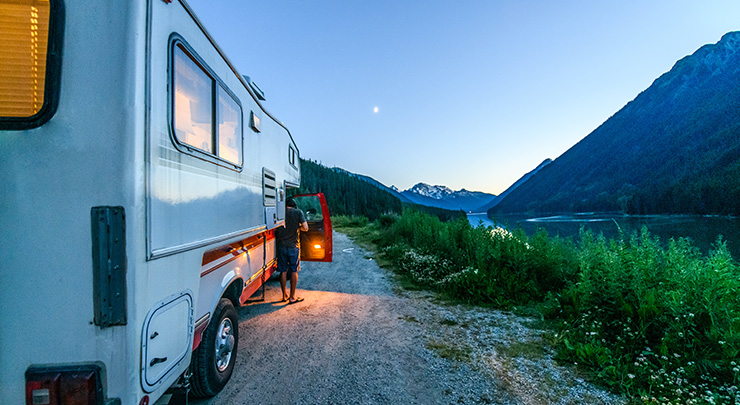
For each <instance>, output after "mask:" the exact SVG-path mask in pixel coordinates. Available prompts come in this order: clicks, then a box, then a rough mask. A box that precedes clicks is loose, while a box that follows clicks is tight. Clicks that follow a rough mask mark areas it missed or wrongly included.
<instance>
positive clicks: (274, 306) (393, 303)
mask: <svg viewBox="0 0 740 405" xmlns="http://www.w3.org/2000/svg"><path fill="white" fill-rule="evenodd" d="M302 267H303V269H302V271H301V272H300V273H299V277H298V292H297V295H298V296H301V297H303V298H305V301H303V302H300V303H296V304H292V305H286V304H285V303H281V302H279V301H280V297H281V296H280V286H279V283H278V281H277V280H276V279H273V280H270V281H269V282H268V283H267V288H266V300H265V302H262V303H252V304H248V305H245V306H242V307H241V308H238V309H237V312H238V314H239V351H238V358H237V363H236V367H235V370H234V375H233V376H232V378H231V381H229V383H228V384H227V385H226V387H225V388H224V390H223V391H222V392H221V393H219V394H218V395H217V396H215V397H213V398H211V399H208V400H199V401H191V403H192V404H452V403H462V404H477V403H491V404H550V403H561V404H571V403H572V404H582V403H590V404H612V403H614V404H620V403H624V401H623V400H622V399H621V398H619V397H618V396H613V395H610V394H608V393H606V392H604V391H602V390H601V389H599V388H597V387H594V386H592V385H590V384H588V383H587V382H585V381H584V380H583V379H581V378H580V377H579V376H578V374H577V373H576V371H575V370H573V369H569V368H566V367H561V366H558V365H556V364H555V362H554V360H552V353H550V350H549V349H547V348H543V344H542V342H541V334H542V331H540V330H538V329H536V327H534V326H533V323H532V320H530V319H527V318H522V317H517V316H514V315H512V314H509V313H504V312H500V311H493V310H489V309H481V308H475V307H467V306H458V305H446V304H443V303H439V302H438V301H437V300H436V299H435V298H434V296H433V294H431V293H426V292H412V291H404V290H401V289H399V288H396V287H394V282H393V280H392V277H393V276H392V275H391V274H389V273H387V272H386V271H385V270H383V269H381V268H379V267H378V266H377V264H376V263H375V261H374V260H373V259H372V253H369V252H367V251H365V250H363V249H362V248H360V247H358V246H356V245H355V244H353V243H352V241H350V240H349V238H348V237H347V236H345V235H343V234H340V233H335V234H334V262H333V263H302Z"/></svg>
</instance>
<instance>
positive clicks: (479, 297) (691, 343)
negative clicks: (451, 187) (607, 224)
mask: <svg viewBox="0 0 740 405" xmlns="http://www.w3.org/2000/svg"><path fill="white" fill-rule="evenodd" d="M382 232H383V234H384V237H383V238H382V241H383V242H382V243H384V248H383V251H384V252H385V256H386V258H388V259H389V260H390V261H391V262H393V263H394V264H395V268H397V269H398V270H399V271H400V272H402V273H404V274H406V275H407V276H409V278H411V279H412V280H414V281H415V282H416V283H418V284H419V285H421V286H423V287H425V288H431V289H434V290H437V291H441V292H444V293H445V294H447V295H449V296H451V297H454V298H456V299H459V300H462V301H466V302H471V303H479V304H491V305H494V306H496V307H510V306H512V305H519V304H531V303H540V308H541V312H542V315H543V317H545V318H548V319H551V320H553V321H554V322H555V324H556V325H557V326H556V332H557V335H556V339H555V343H556V347H557V349H558V356H559V357H560V358H561V359H562V360H565V361H570V362H574V363H578V364H580V365H583V366H586V367H588V368H590V369H591V370H593V372H594V374H595V376H596V378H598V379H599V380H601V381H602V382H603V383H604V384H606V385H608V386H611V387H612V388H614V389H615V390H617V391H620V392H623V393H626V394H627V395H629V396H631V397H639V398H641V399H642V400H643V401H644V402H660V403H728V404H740V391H739V390H738V388H737V386H738V385H739V384H740V268H739V267H738V265H737V263H736V262H735V261H734V260H733V259H732V257H731V256H730V254H729V253H728V250H727V248H726V246H725V243H724V242H723V241H722V240H721V239H719V240H718V241H717V242H716V244H715V248H714V250H713V251H712V252H711V254H710V255H709V256H707V257H703V256H702V255H701V253H700V252H699V251H698V249H697V248H696V247H694V246H693V245H692V244H691V241H690V240H688V239H675V240H671V241H669V242H668V244H667V246H665V245H663V244H661V242H660V241H659V240H658V238H656V237H654V236H652V235H651V234H650V233H649V232H648V231H647V229H645V228H643V229H642V230H641V232H639V233H635V234H632V235H622V236H621V237H620V238H618V239H617V240H607V239H606V238H604V237H603V236H601V235H593V234H592V233H589V232H582V233H581V235H580V239H579V240H578V241H576V242H573V241H570V240H568V239H560V238H552V237H549V236H548V235H547V233H546V232H545V231H540V232H538V233H537V234H535V235H533V236H531V237H529V236H527V235H526V234H525V233H524V232H523V231H522V230H514V231H511V232H510V231H507V230H505V229H503V228H492V227H488V228H485V227H478V228H473V227H471V226H470V225H469V224H468V222H467V221H466V220H456V221H451V222H442V221H440V220H439V219H437V218H436V217H432V216H429V215H426V214H422V213H419V212H416V211H412V210H406V211H404V212H403V214H402V215H401V216H399V217H394V218H393V220H391V219H386V220H385V221H384V223H383V225H382Z"/></svg>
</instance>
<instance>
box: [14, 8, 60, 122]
mask: <svg viewBox="0 0 740 405" xmlns="http://www.w3.org/2000/svg"><path fill="white" fill-rule="evenodd" d="M64 16H65V13H64V2H63V1H62V0H49V31H48V34H49V37H48V38H47V43H46V75H45V77H44V103H43V104H42V105H41V108H40V109H39V111H38V112H36V114H33V115H30V116H28V117H3V116H0V130H23V129H33V128H38V127H40V126H42V125H44V124H45V123H46V122H48V121H49V120H50V119H51V117H52V116H54V114H55V113H56V111H57V107H58V106H59V89H60V87H61V71H62V49H63V44H64Z"/></svg>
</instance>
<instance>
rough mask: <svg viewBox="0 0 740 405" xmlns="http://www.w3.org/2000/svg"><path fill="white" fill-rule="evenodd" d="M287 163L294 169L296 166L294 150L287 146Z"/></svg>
mask: <svg viewBox="0 0 740 405" xmlns="http://www.w3.org/2000/svg"><path fill="white" fill-rule="evenodd" d="M288 163H290V165H291V166H293V167H296V165H295V149H293V147H292V146H288Z"/></svg>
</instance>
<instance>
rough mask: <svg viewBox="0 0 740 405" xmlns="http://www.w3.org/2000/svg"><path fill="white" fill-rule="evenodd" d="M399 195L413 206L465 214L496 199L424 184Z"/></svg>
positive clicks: (480, 193)
mask: <svg viewBox="0 0 740 405" xmlns="http://www.w3.org/2000/svg"><path fill="white" fill-rule="evenodd" d="M401 195H402V196H404V197H406V198H407V199H409V200H410V201H411V202H413V203H415V204H419V205H426V206H429V207H437V208H444V209H448V210H456V211H458V210H463V211H466V212H468V211H472V210H474V209H476V208H478V207H480V206H482V205H484V204H487V203H489V202H490V201H491V200H493V199H494V198H496V196H495V195H493V194H488V193H483V192H480V191H468V190H465V189H462V190H459V191H452V190H450V189H449V188H448V187H445V186H430V185H429V184H426V183H418V184H416V185H415V186H413V187H411V188H410V189H408V190H405V191H402V192H401Z"/></svg>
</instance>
